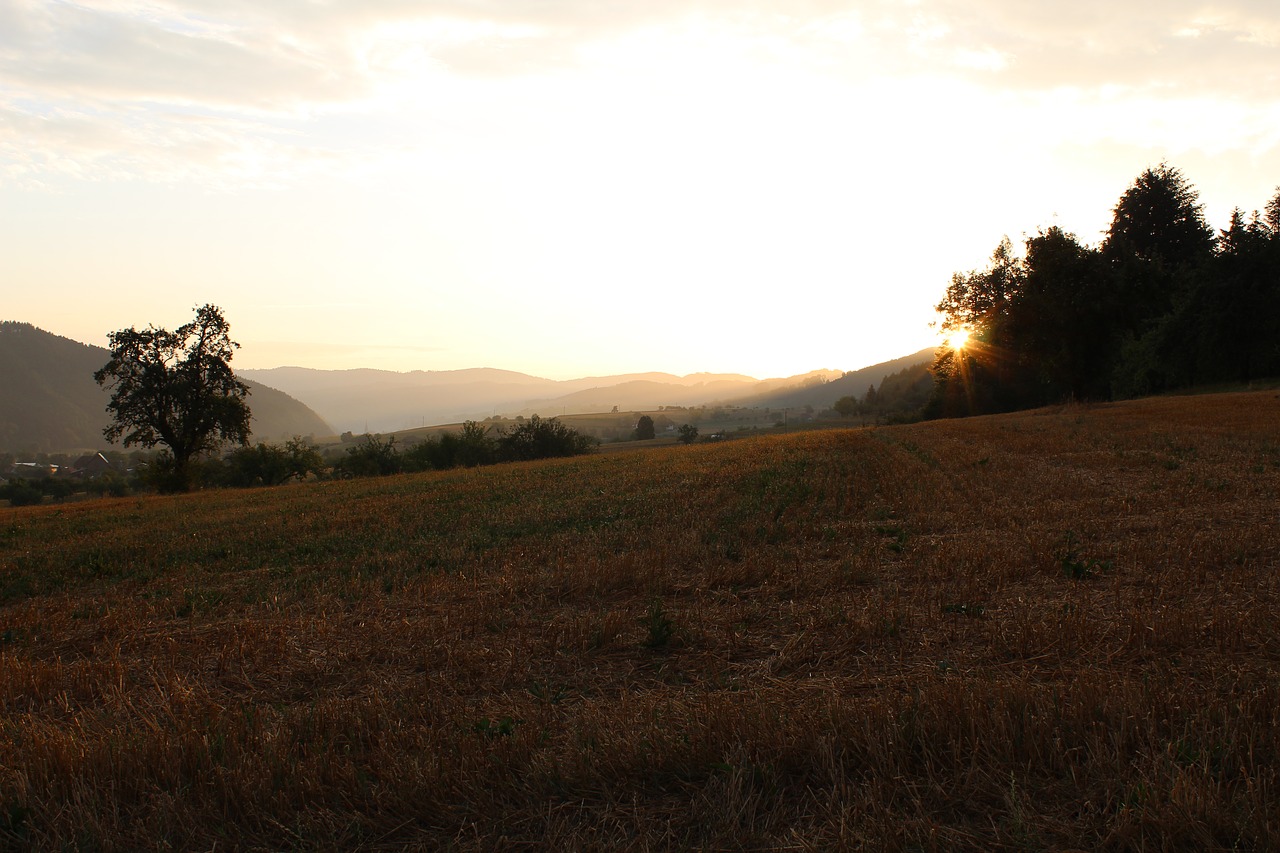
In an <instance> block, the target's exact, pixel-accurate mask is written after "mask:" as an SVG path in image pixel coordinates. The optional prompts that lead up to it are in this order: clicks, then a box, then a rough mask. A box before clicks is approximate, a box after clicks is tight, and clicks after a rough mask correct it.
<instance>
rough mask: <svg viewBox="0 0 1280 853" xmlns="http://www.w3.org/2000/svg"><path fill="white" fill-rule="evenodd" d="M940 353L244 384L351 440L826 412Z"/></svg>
mask: <svg viewBox="0 0 1280 853" xmlns="http://www.w3.org/2000/svg"><path fill="white" fill-rule="evenodd" d="M934 352H935V350H934V349H933V348H932V347H931V348H929V349H923V350H920V351H919V352H915V353H912V354H911V355H907V356H903V357H901V358H897V359H892V360H890V361H886V362H881V363H880V364H876V365H871V366H869V367H864V368H861V369H859V370H855V371H849V372H843V371H839V370H814V371H810V372H809V373H805V374H800V375H797V376H789V377H785V378H778V379H755V378H753V377H750V376H744V375H742V374H737V373H693V374H689V375H688V376H675V375H673V374H670V373H631V374H623V375H619V376H589V377H584V378H582V379H570V380H553V379H542V378H539V377H536V376H530V375H528V374H524V373H517V372H514V371H510V370H499V369H495V368H488V367H481V368H468V369H466V370H444V371H424V370H415V371H409V372H406V373H398V372H396V371H390V370H371V369H367V368H359V369H353V370H313V369H311V368H304V367H277V368H272V369H269V370H245V371H242V372H241V375H242V376H249V377H253V378H254V379H256V380H258V381H260V382H264V383H267V384H269V385H271V386H273V387H276V388H280V389H281V390H283V391H285V392H287V393H289V394H291V395H293V396H294V397H297V398H298V399H299V400H304V401H306V403H307V404H308V405H309V406H311V407H312V408H314V409H315V410H316V411H317V412H319V413H320V414H321V415H322V416H323V417H324V418H325V420H327V421H328V422H329V423H331V424H333V425H334V427H335V428H337V429H338V430H341V431H343V432H346V431H351V432H355V433H362V432H395V431H398V430H403V429H411V428H414V427H420V426H431V425H434V424H445V423H458V422H460V421H464V420H482V419H484V418H486V417H489V416H490V415H507V416H514V415H526V416H527V415H531V414H540V415H542V416H544V417H552V416H555V415H572V414H583V413H590V412H608V411H610V410H612V409H613V407H615V406H616V407H618V409H619V410H621V411H652V410H654V409H657V408H659V407H660V406H703V405H713V404H715V405H739V406H758V407H761V408H765V407H775V408H783V407H803V406H813V407H814V408H815V409H819V410H821V409H827V408H830V407H831V406H832V405H833V404H834V403H835V402H836V400H838V399H840V398H841V397H845V396H853V397H861V396H862V395H864V394H865V393H866V391H867V388H868V387H869V386H871V385H879V384H880V383H881V382H883V381H884V378H885V377H886V376H888V375H890V374H892V373H896V372H898V371H899V370H902V369H904V368H907V367H915V366H918V365H920V364H922V363H924V362H928V361H932V359H933V356H934Z"/></svg>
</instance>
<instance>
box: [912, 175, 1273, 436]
mask: <svg viewBox="0 0 1280 853" xmlns="http://www.w3.org/2000/svg"><path fill="white" fill-rule="evenodd" d="M937 310H938V312H939V313H940V314H941V315H942V321H941V324H940V325H941V328H942V330H943V331H944V332H946V333H956V332H961V333H968V335H967V338H965V343H964V345H963V346H949V347H944V348H942V349H941V350H940V351H939V354H938V357H937V359H936V361H935V362H934V364H933V368H932V370H933V374H934V379H935V388H934V394H933V396H932V398H931V399H930V401H929V403H928V405H927V407H926V409H925V412H924V414H925V416H926V417H950V416H957V415H967V414H979V413H988V412H1000V411H1010V410H1014V409H1023V408H1029V407H1034V406H1040V405H1045V404H1048V403H1056V402H1062V401H1064V400H1111V399H1124V398H1131V397H1139V396H1144V395H1148V394H1158V393H1162V392H1167V391H1172V390H1177V389H1183V388H1192V387H1206V386H1220V385H1232V384H1242V383H1243V384H1248V383H1250V382H1254V381H1256V380H1258V379H1261V378H1266V377H1275V376H1277V375H1280V188H1278V189H1277V191H1276V193H1275V194H1274V195H1273V196H1272V198H1271V200H1270V202H1269V203H1268V204H1267V205H1266V207H1265V209H1264V210H1262V211H1260V212H1259V211H1255V212H1253V213H1252V214H1246V213H1245V212H1244V211H1243V210H1241V209H1240V208H1236V209H1235V210H1234V211H1233V212H1232V214H1231V221H1230V223H1229V224H1228V225H1227V227H1226V228H1224V229H1222V230H1221V231H1218V232H1216V233H1215V231H1214V230H1213V228H1212V227H1211V226H1210V225H1209V224H1208V223H1207V222H1206V220H1205V216H1204V206H1203V205H1202V204H1201V203H1200V201H1199V195H1198V193H1197V191H1196V189H1195V187H1194V186H1193V185H1192V184H1191V182H1190V181H1189V180H1188V179H1187V178H1186V176H1185V175H1183V173H1182V172H1181V171H1179V170H1178V169H1177V168H1174V167H1173V166H1170V165H1168V164H1166V163H1162V164H1160V165H1159V166H1157V167H1153V168H1149V169H1147V170H1145V171H1144V172H1143V173H1142V174H1141V175H1139V176H1138V178H1137V179H1136V180H1135V181H1134V182H1133V184H1132V186H1130V187H1129V188H1128V189H1127V190H1126V191H1125V192H1124V194H1123V195H1122V196H1121V197H1120V200H1119V202H1118V203H1117V204H1116V207H1115V209H1114V215H1113V218H1112V221H1111V225H1110V227H1109V229H1108V230H1107V234H1106V237H1105V238H1104V239H1103V241H1102V243H1101V245H1099V246H1096V247H1093V246H1088V245H1085V244H1083V243H1081V242H1080V240H1079V239H1078V238H1077V237H1076V235H1074V234H1071V233H1068V232H1066V231H1064V230H1063V229H1061V228H1058V227H1056V226H1055V227H1050V228H1048V229H1043V230H1041V231H1039V232H1038V233H1037V234H1035V235H1034V236H1032V237H1028V238H1027V239H1026V241H1025V246H1024V247H1023V251H1022V252H1018V251H1017V250H1016V249H1015V247H1014V245H1013V243H1012V242H1011V241H1010V240H1009V238H1008V237H1005V238H1004V239H1002V240H1001V241H1000V244H999V245H998V246H997V247H996V249H995V251H994V252H993V253H992V256H991V261H990V263H989V265H988V266H987V268H986V269H982V270H974V271H970V272H966V273H956V274H955V275H954V276H953V277H952V279H951V283H950V286H949V287H948V288H947V291H946V295H945V296H944V298H943V299H942V301H941V302H940V303H939V304H938V306H937Z"/></svg>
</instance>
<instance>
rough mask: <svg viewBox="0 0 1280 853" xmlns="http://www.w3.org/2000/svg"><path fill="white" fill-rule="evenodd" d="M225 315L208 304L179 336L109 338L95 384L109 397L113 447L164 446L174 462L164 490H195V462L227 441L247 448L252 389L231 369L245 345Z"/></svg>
mask: <svg viewBox="0 0 1280 853" xmlns="http://www.w3.org/2000/svg"><path fill="white" fill-rule="evenodd" d="M230 328H231V327H230V325H229V324H228V323H227V321H226V319H225V318H224V317H223V316H222V309H220V308H218V307H216V306H214V305H205V306H204V307H203V308H199V309H197V310H196V318H195V320H193V321H192V322H190V323H187V324H186V325H183V326H179V327H178V328H177V329H176V330H175V331H172V332H170V331H167V330H165V329H157V328H156V327H154V326H148V327H147V328H145V329H143V330H141V331H139V330H138V329H134V328H128V329H122V330H120V331H118V332H112V333H110V334H109V335H108V342H109V344H110V349H111V360H110V361H108V362H107V363H106V365H105V366H103V368H102V369H101V370H99V371H97V372H96V373H94V374H93V378H94V379H95V380H96V381H97V383H98V384H99V385H102V386H103V387H105V388H108V389H109V390H110V391H111V402H110V403H108V404H107V411H108V412H110V413H111V417H112V423H111V425H110V426H108V427H106V428H105V429H104V430H103V431H102V433H103V435H105V436H106V437H107V440H108V441H116V440H117V439H119V438H121V437H122V436H123V438H124V445H125V446H126V447H128V446H130V445H134V444H139V445H142V446H143V447H155V446H156V445H157V444H163V445H164V446H165V447H167V448H168V449H169V453H170V454H171V456H172V461H171V463H169V464H171V466H172V467H171V470H170V471H169V472H168V474H169V475H170V476H168V477H166V478H165V482H163V483H162V487H163V488H165V489H171V490H173V491H186V490H188V489H190V488H191V485H192V477H191V466H190V463H191V460H192V459H193V458H194V457H196V456H197V455H199V454H201V453H205V452H208V451H211V450H214V449H215V448H216V447H217V446H218V445H219V444H221V443H222V442H225V441H232V442H236V443H238V444H242V445H245V444H248V443H249V406H248V405H247V404H246V403H245V398H246V397H247V396H249V389H248V387H246V386H245V384H244V383H243V382H241V381H240V380H238V379H236V376H235V373H233V372H232V370H231V366H230V364H228V362H230V361H231V356H232V354H233V353H234V352H235V350H236V349H237V348H238V347H239V346H240V345H239V344H237V343H235V342H234V341H232V340H231V338H230V337H229V336H228V333H229V331H230Z"/></svg>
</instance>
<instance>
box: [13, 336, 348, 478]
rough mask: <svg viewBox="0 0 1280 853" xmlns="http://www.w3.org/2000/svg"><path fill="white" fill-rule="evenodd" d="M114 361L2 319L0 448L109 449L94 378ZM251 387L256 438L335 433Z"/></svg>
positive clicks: (281, 397)
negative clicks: (94, 375) (95, 374)
mask: <svg viewBox="0 0 1280 853" xmlns="http://www.w3.org/2000/svg"><path fill="white" fill-rule="evenodd" d="M109 358H110V353H108V352H107V351H106V350H105V349H103V348H102V347H95V346H89V345H88V344H82V343H77V342H76V341H73V340H70V339H68V338H63V337H59V336H58V335H54V334H51V333H49V332H46V331H44V330H42V329H38V328H36V327H35V326H32V325H30V324H29V323H14V322H0V450H7V451H13V452H45V453H49V452H63V451H73V450H81V449H95V448H102V447H105V446H107V442H106V440H105V439H104V438H103V437H102V430H103V427H105V426H107V424H108V423H109V422H110V418H109V417H108V415H107V410H106V407H107V401H108V399H109V395H108V393H107V391H106V390H105V389H103V388H101V387H99V385H98V384H97V383H96V382H94V381H93V373H94V371H96V370H98V369H99V368H101V367H102V366H103V365H104V364H106V363H107V360H108V359H109ZM245 384H246V385H248V386H249V391H250V396H249V408H250V410H251V411H252V412H253V421H252V425H253V438H254V439H256V440H262V441H275V440H279V439H282V438H288V437H291V436H294V435H316V436H324V435H332V434H333V429H332V428H331V427H330V426H329V425H328V424H326V423H325V422H324V421H323V420H322V419H321V418H320V417H319V416H318V415H317V414H316V413H315V412H313V411H312V410H311V409H309V408H307V407H306V406H305V405H303V404H302V403H300V402H298V401H297V400H295V399H294V398H292V397H290V396H289V395H287V394H285V393H283V392H281V391H277V390H276V389H274V388H269V387H267V386H266V385H263V384H261V383H259V382H255V381H251V380H248V379H245Z"/></svg>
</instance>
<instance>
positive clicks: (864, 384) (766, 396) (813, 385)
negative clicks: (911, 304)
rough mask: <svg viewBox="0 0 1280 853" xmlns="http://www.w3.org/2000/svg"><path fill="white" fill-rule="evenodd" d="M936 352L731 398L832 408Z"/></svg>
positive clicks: (752, 402) (929, 360)
mask: <svg viewBox="0 0 1280 853" xmlns="http://www.w3.org/2000/svg"><path fill="white" fill-rule="evenodd" d="M936 352H937V350H936V349H934V348H933V347H929V348H928V349H922V350H920V351H919V352H915V353H912V354H911V355H904V356H902V357H901V358H895V359H893V360H891V361H883V362H881V363H880V364H873V365H871V366H870V367H863V368H861V369H859V370H851V371H849V372H847V373H845V374H843V375H841V374H838V373H837V374H836V376H837V377H839V378H835V379H831V380H830V381H826V382H824V381H822V380H821V378H813V379H810V380H809V381H807V382H801V383H799V384H794V385H791V386H790V387H786V388H778V389H772V390H766V391H764V392H762V393H752V394H749V395H746V396H743V397H739V398H736V399H734V400H732V401H730V402H733V403H734V404H736V405H739V406H760V407H769V408H775V409H781V408H803V407H804V406H813V408H814V409H815V410H818V411H821V410H823V409H829V408H831V406H832V405H833V404H834V403H835V401H836V400H839V399H840V398H841V397H859V398H860V397H862V396H863V395H864V394H866V393H867V388H868V387H870V386H872V385H875V386H876V387H877V388H879V387H880V384H881V383H882V382H884V378H885V377H886V376H889V375H890V374H893V373H897V372H898V371H900V370H903V369H905V368H908V367H915V366H917V365H919V364H926V363H932V362H933V359H934V355H935V353H936Z"/></svg>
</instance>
